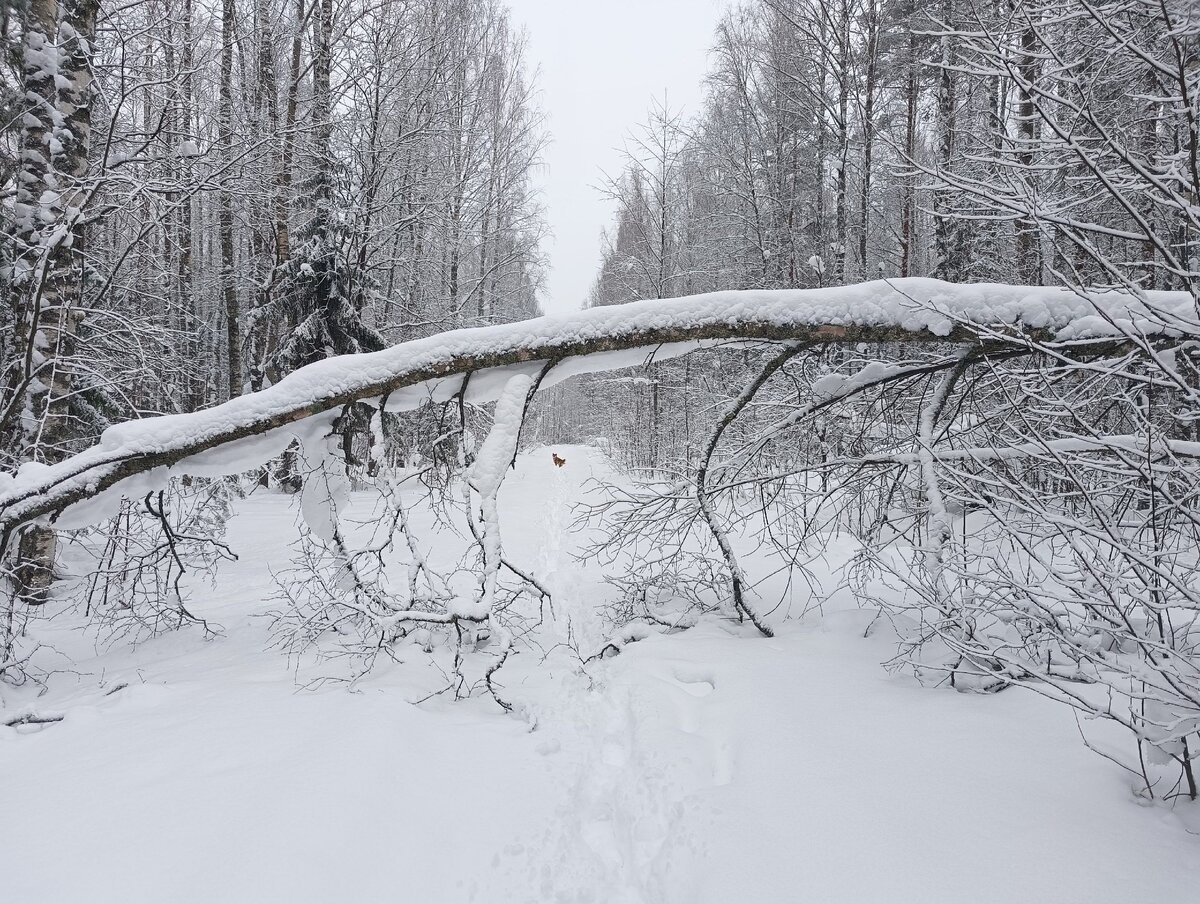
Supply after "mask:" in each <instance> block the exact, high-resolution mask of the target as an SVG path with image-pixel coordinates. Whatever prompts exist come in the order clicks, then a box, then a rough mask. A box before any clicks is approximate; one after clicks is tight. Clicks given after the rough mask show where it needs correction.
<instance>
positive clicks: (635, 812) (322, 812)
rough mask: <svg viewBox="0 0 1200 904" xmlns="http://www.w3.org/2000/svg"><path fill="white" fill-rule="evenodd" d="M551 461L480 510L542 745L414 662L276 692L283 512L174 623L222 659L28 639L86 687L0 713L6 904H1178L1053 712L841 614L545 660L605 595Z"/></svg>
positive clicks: (173, 649)
mask: <svg viewBox="0 0 1200 904" xmlns="http://www.w3.org/2000/svg"><path fill="white" fill-rule="evenodd" d="M558 451H559V452H560V454H562V455H563V456H564V457H565V458H566V459H567V465H566V467H564V468H561V469H556V468H554V467H553V465H552V463H551V459H550V452H549V450H539V451H537V452H534V453H530V454H527V455H523V456H522V457H521V458H520V460H519V462H518V469H517V471H516V472H515V473H513V474H512V475H511V476H510V477H509V479H508V480H507V481H506V483H505V485H504V487H503V489H502V490H501V492H500V498H499V503H500V513H501V518H502V530H503V532H504V540H505V545H506V550H507V552H508V553H509V554H511V555H512V556H513V557H514V559H517V560H518V561H520V562H522V563H524V564H526V565H528V566H529V567H530V568H532V569H534V570H535V571H536V572H537V573H538V574H539V575H544V576H545V580H546V581H547V582H548V583H549V584H550V585H551V587H552V589H553V590H554V591H555V605H556V607H558V609H559V613H560V624H559V625H558V627H555V626H548V627H547V634H546V636H544V637H543V638H541V640H542V642H543V646H544V647H545V649H546V650H547V651H548V655H547V656H546V659H545V661H544V663H543V662H542V661H541V660H542V654H541V653H538V652H534V651H531V650H525V651H524V652H522V653H521V654H520V655H518V656H515V657H514V658H513V663H512V665H510V666H506V667H505V672H504V674H505V682H506V692H507V693H508V695H509V696H510V697H511V698H513V699H516V700H519V701H520V702H521V703H522V704H523V706H524V708H525V710H526V713H527V714H528V715H529V716H531V717H533V718H535V719H536V725H537V728H536V730H532V731H531V730H530V728H529V723H528V721H527V720H526V719H520V718H514V717H512V716H506V715H504V714H503V713H501V712H500V711H499V709H498V707H497V706H496V705H495V703H494V702H492V701H491V700H490V699H488V698H487V697H486V696H484V697H480V698H478V699H474V700H470V701H466V702H464V703H459V704H451V703H448V702H444V701H443V700H442V698H435V699H433V700H431V701H429V702H427V703H425V704H422V705H421V706H414V705H411V704H409V703H408V702H406V700H408V699H413V698H415V697H416V696H418V695H419V693H420V692H421V691H422V690H423V688H424V687H425V686H426V685H423V684H422V682H423V681H425V679H426V677H427V676H425V675H424V674H423V673H424V672H428V671H429V669H430V668H431V667H430V666H429V664H428V660H427V659H426V658H424V657H422V656H419V655H413V656H412V657H409V661H407V662H406V663H405V664H404V665H403V666H397V667H388V668H383V669H380V670H379V671H378V672H377V673H376V674H375V675H373V676H372V677H370V678H369V679H367V680H365V681H362V682H360V683H359V684H358V685H357V686H355V687H354V689H353V691H352V692H351V691H348V690H347V689H346V688H345V687H343V686H339V685H326V686H324V687H323V688H321V689H319V690H316V691H305V692H298V691H297V689H296V683H295V680H294V679H295V678H296V677H300V678H301V679H306V678H308V677H311V673H307V672H304V673H301V674H299V675H298V676H297V675H294V674H293V673H292V672H291V671H289V668H288V663H287V662H286V661H284V660H283V659H282V658H280V656H279V655H278V654H277V653H272V652H263V650H262V647H263V642H264V636H265V633H266V624H265V620H264V619H262V618H258V617H256V616H257V614H258V613H261V612H262V611H264V609H265V608H267V607H268V606H267V604H266V603H265V600H266V599H267V598H268V597H269V596H270V594H271V586H272V581H271V577H270V574H269V569H271V568H275V569H278V568H281V567H284V566H286V563H287V559H288V551H287V550H286V548H285V545H286V543H287V542H288V541H289V540H290V539H291V538H292V537H293V536H294V527H293V522H294V520H295V518H296V513H295V511H294V510H293V508H292V501H291V500H288V499H286V498H284V497H280V496H255V497H252V498H251V499H249V500H247V501H245V502H244V503H242V504H241V506H240V508H241V512H240V514H239V516H238V517H237V518H236V519H235V520H234V522H233V524H232V530H231V535H232V536H231V539H232V542H233V545H234V547H235V549H237V551H238V552H239V553H240V554H241V559H240V561H239V562H237V563H234V564H232V565H229V566H227V567H225V568H224V570H223V571H222V572H221V574H220V576H219V580H218V584H217V586H216V587H215V588H214V589H213V590H211V591H207V590H201V592H200V593H199V594H198V596H197V598H196V599H194V601H193V603H194V606H195V608H197V609H199V610H201V612H202V614H203V615H205V616H206V617H211V618H214V619H216V620H217V621H219V622H221V623H222V624H224V626H225V627H226V630H227V633H226V635H225V636H223V637H221V638H218V639H216V640H212V641H204V640H202V639H200V637H199V636H198V635H197V634H191V633H185V634H180V635H176V636H168V637H164V638H161V639H159V640H157V641H154V642H151V643H147V644H145V645H143V646H142V647H140V648H138V649H136V650H134V651H129V650H127V649H124V648H120V649H113V650H111V651H108V652H103V653H100V654H98V655H97V654H95V653H94V652H89V651H87V650H84V649H80V648H78V647H76V648H75V649H74V650H70V644H71V643H73V642H74V641H73V640H72V635H70V634H69V633H68V632H67V631H66V627H65V624H64V625H63V626H62V627H61V628H56V626H55V625H54V624H53V623H52V624H50V625H43V626H41V629H40V630H41V631H42V633H43V635H44V636H45V638H46V639H47V640H48V641H50V642H53V643H55V644H57V645H59V646H60V647H61V648H63V649H64V650H67V651H69V652H72V653H73V654H74V655H75V656H76V657H78V659H79V661H78V663H77V668H78V670H79V673H80V674H79V675H78V676H75V675H70V674H62V675H59V676H56V677H55V678H54V679H53V680H52V682H51V685H50V689H49V692H48V693H47V694H46V695H45V696H44V697H42V698H40V699H33V698H31V697H28V696H22V695H21V694H20V693H17V694H12V693H11V692H8V691H6V692H5V693H6V695H8V696H9V697H10V699H8V700H7V701H6V702H7V703H8V704H9V705H10V706H14V707H15V706H19V705H23V704H27V705H32V706H35V707H36V708H37V709H38V710H39V711H51V710H57V711H61V712H63V713H64V714H65V718H64V720H63V721H62V722H61V723H57V724H53V725H49V726H46V727H44V728H42V729H41V730H34V729H32V728H29V727H26V728H22V729H19V730H18V729H12V728H0V800H2V801H3V804H2V806H3V809H2V812H3V814H4V826H5V829H6V831H5V832H4V837H3V839H2V840H0V889H2V894H0V899H3V900H6V901H8V900H11V901H21V902H28V904H63V902H76V901H79V902H85V901H86V902H95V904H102V902H122V904H140V902H147V904H149V902H154V904H160V902H163V901H170V902H173V904H188V902H210V901H226V902H255V904H258V902H276V901H278V902H287V904H304V902H312V904H324V902H329V901H363V902H368V901H384V900H387V901H414V902H417V901H420V902H437V904H443V902H445V904H449V902H459V901H464V902H465V901H476V902H507V901H520V902H524V901H534V902H551V901H593V902H639V904H658V902H679V904H684V902H687V904H696V902H713V904H718V902H719V904H728V902H730V901H735V900H736V901H747V902H798V901H814V902H822V904H837V902H845V904H866V902H884V901H886V902H889V904H901V902H922V904H940V902H955V901H971V902H974V904H986V902H997V904H999V902H1005V904H1010V902H1013V901H1027V902H1056V904H1057V902H1064V904H1069V902H1089V904H1131V902H1142V901H1154V900H1173V901H1185V900H1190V898H1189V895H1191V894H1192V893H1193V890H1194V889H1195V888H1197V887H1200V886H1198V883H1200V867H1198V866H1197V863H1198V862H1200V861H1198V858H1197V857H1196V852H1197V844H1198V843H1200V842H1198V840H1197V838H1196V837H1195V836H1192V835H1189V834H1188V833H1187V832H1186V831H1185V829H1184V828H1183V825H1182V822H1181V820H1180V819H1179V817H1178V816H1177V815H1176V814H1172V813H1170V812H1168V811H1166V810H1163V809H1159V808H1145V807H1140V806H1138V804H1137V803H1135V801H1134V798H1133V796H1132V794H1131V793H1130V790H1129V784H1128V782H1127V781H1126V780H1125V779H1124V778H1123V776H1122V775H1121V773H1120V772H1119V770H1117V769H1116V767H1114V766H1112V765H1111V764H1109V763H1108V762H1107V761H1105V760H1103V759H1102V758H1100V757H1098V756H1096V755H1094V754H1091V753H1089V752H1088V751H1087V750H1086V749H1084V747H1083V746H1082V744H1081V743H1080V742H1079V738H1078V735H1077V732H1076V729H1075V726H1074V724H1073V723H1072V721H1071V719H1070V716H1069V715H1068V714H1066V713H1064V712H1061V711H1059V710H1058V709H1056V708H1054V707H1053V706H1051V705H1050V704H1049V703H1047V702H1045V701H1043V700H1041V699H1040V698H1038V697H1036V696H1035V695H1033V694H1024V693H1021V692H1020V691H1012V692H1009V693H1004V694H1000V695H998V696H994V697H982V696H968V695H960V694H955V693H953V692H951V691H937V690H929V689H923V688H920V687H917V686H916V685H915V684H914V683H913V682H912V681H911V680H909V679H906V678H904V677H897V676H891V675H889V674H887V673H886V672H885V671H883V670H882V669H881V668H880V666H879V662H880V661H881V660H883V659H885V658H886V657H887V656H888V655H889V654H890V652H891V648H890V646H889V644H888V640H887V638H886V637H884V636H882V635H877V634H873V635H872V636H871V637H870V638H866V639H864V638H863V637H862V634H863V630H864V627H865V625H866V624H867V622H868V621H869V620H870V615H869V613H862V612H859V611H853V610H849V609H847V608H846V606H845V605H844V604H843V603H842V602H841V600H840V598H838V597H834V598H833V599H832V600H830V601H829V602H828V603H827V604H826V606H825V613H826V614H825V616H824V618H822V619H816V618H807V619H797V620H793V621H782V620H777V621H776V626H777V628H778V629H779V634H778V636H777V637H776V638H774V639H770V640H767V639H763V638H761V637H758V636H757V635H756V634H755V633H754V632H753V631H752V630H748V629H746V628H744V627H741V626H738V625H736V624H734V623H731V622H723V621H717V620H714V621H711V622H707V623H704V624H702V625H701V626H699V627H697V628H695V629H693V630H691V631H688V632H685V633H682V634H677V635H672V636H655V637H650V638H648V639H646V640H643V641H641V642H639V643H635V644H631V645H629V646H628V647H626V649H625V652H624V653H622V654H621V655H620V656H617V657H615V658H612V659H607V660H603V661H601V662H597V663H593V664H592V665H590V666H589V667H588V673H587V674H586V675H584V674H582V673H580V671H579V670H578V669H577V667H576V666H577V662H575V663H573V662H572V660H571V657H570V656H568V655H565V654H563V653H562V651H558V652H556V651H554V650H552V649H551V648H552V646H553V643H554V642H556V641H558V640H561V639H562V637H561V635H555V633H554V632H555V631H556V630H559V629H560V628H561V621H562V619H563V617H564V616H565V615H566V613H568V612H569V613H571V614H572V617H573V622H574V626H575V629H576V630H577V632H578V633H579V635H581V636H584V637H585V638H592V637H595V636H598V633H597V632H598V631H599V626H598V624H597V622H596V618H595V615H594V612H593V606H594V604H595V603H596V602H597V601H598V600H600V599H602V598H603V596H604V594H605V592H606V591H605V589H604V587H603V586H602V577H603V576H602V575H601V574H600V573H599V572H598V571H597V569H596V568H595V567H594V566H589V567H586V568H581V567H579V566H577V565H575V564H574V563H573V562H572V560H571V558H570V552H571V550H572V548H574V546H575V545H576V544H578V542H580V538H579V536H578V535H576V534H572V533H570V532H569V531H568V526H569V524H570V514H569V511H568V507H569V505H570V504H571V502H572V501H574V500H576V499H578V498H580V497H581V496H582V495H584V494H585V493H586V492H587V490H586V482H587V480H588V478H590V477H592V476H599V477H603V476H605V475H606V473H607V471H606V467H605V465H604V462H603V461H602V460H601V459H600V458H599V457H598V456H597V455H596V454H594V453H592V452H590V451H589V450H584V449H580V448H567V449H559V450H558ZM369 506H370V499H369V497H367V496H366V495H365V494H358V495H356V496H355V498H354V500H353V501H352V504H351V509H357V510H358V511H359V512H360V513H363V512H366V511H368V510H369ZM443 552H444V550H443ZM414 653H415V651H414ZM126 682H127V683H128V686H127V687H125V688H124V689H121V690H117V691H115V692H112V693H109V694H107V695H106V692H107V691H110V690H111V689H113V688H116V687H118V686H119V685H120V684H121V683H126Z"/></svg>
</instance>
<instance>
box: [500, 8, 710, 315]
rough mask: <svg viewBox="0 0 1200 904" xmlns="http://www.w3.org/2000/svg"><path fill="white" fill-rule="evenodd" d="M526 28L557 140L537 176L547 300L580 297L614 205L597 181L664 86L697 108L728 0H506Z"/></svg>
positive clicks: (557, 304) (564, 306) (549, 304)
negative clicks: (545, 236)
mask: <svg viewBox="0 0 1200 904" xmlns="http://www.w3.org/2000/svg"><path fill="white" fill-rule="evenodd" d="M508 3H509V6H510V7H511V9H512V17H513V21H514V23H515V24H517V25H521V24H523V25H524V26H525V27H526V29H527V31H528V33H529V44H530V46H529V61H530V64H531V66H535V67H537V68H538V69H539V75H538V84H539V87H540V88H541V92H542V108H543V110H544V111H545V112H546V114H547V116H548V126H549V129H550V133H551V137H552V143H551V145H550V147H549V148H548V149H547V150H546V154H545V158H546V166H545V168H544V170H543V172H542V173H541V174H540V176H539V178H540V180H541V183H542V189H543V194H542V198H543V202H544V203H545V205H546V207H547V216H548V218H549V221H550V229H551V231H552V233H553V236H552V237H551V239H550V240H549V241H548V243H547V249H546V250H547V251H548V252H549V256H550V265H551V267H552V270H551V273H550V276H549V280H548V282H547V287H546V291H545V292H544V294H543V298H542V306H543V307H544V308H545V310H546V312H547V313H562V312H565V311H571V310H575V309H577V308H579V307H580V306H582V304H583V301H584V299H585V298H586V296H587V292H588V289H589V287H590V286H591V284H592V280H593V278H594V277H595V275H596V270H597V268H598V266H599V260H600V230H601V229H603V228H604V227H605V226H607V225H608V224H609V221H610V220H611V218H612V215H613V208H612V205H611V203H609V202H607V201H605V200H604V199H603V198H602V197H601V195H600V193H599V192H598V191H597V188H596V186H598V185H599V184H600V181H601V172H609V173H612V174H614V175H615V174H616V171H617V170H619V168H620V165H619V158H618V149H619V148H620V147H621V145H622V144H623V141H624V137H625V136H626V135H627V134H628V133H629V131H630V130H631V129H632V128H633V127H634V126H635V125H636V124H637V123H639V122H641V121H643V120H644V118H645V113H646V110H647V109H648V107H649V105H650V101H651V99H652V98H654V97H661V96H662V94H663V92H664V90H665V91H666V93H667V99H668V101H669V103H670V106H671V108H672V109H675V108H678V107H683V108H684V109H685V110H686V111H687V112H688V113H692V112H695V110H696V108H697V107H698V105H699V102H700V97H701V85H700V82H701V79H702V78H703V77H704V73H705V71H706V69H707V56H708V47H709V46H710V44H711V43H712V35H713V29H714V27H715V26H716V23H717V19H718V17H719V16H720V12H721V10H722V9H724V7H725V5H726V0H508Z"/></svg>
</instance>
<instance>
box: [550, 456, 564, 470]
mask: <svg viewBox="0 0 1200 904" xmlns="http://www.w3.org/2000/svg"><path fill="white" fill-rule="evenodd" d="M550 457H551V458H553V459H554V467H556V468H561V467H562V466H563V465H565V464H566V463H567V460H566V459H565V458H559V457H558V453H557V452H551V453H550Z"/></svg>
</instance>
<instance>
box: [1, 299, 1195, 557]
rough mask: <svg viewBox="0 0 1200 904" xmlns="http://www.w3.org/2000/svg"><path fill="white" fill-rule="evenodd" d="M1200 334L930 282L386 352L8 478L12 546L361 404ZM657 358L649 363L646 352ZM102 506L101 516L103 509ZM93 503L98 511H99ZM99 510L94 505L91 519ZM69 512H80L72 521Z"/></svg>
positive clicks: (542, 324) (673, 302) (738, 302)
mask: <svg viewBox="0 0 1200 904" xmlns="http://www.w3.org/2000/svg"><path fill="white" fill-rule="evenodd" d="M1180 333H1188V334H1191V335H1195V334H1197V333H1200V329H1198V328H1197V322H1196V315H1195V307H1194V300H1193V299H1192V297H1191V296H1190V295H1188V294H1186V293H1181V292H1153V293H1145V297H1143V298H1135V297H1134V296H1132V295H1130V294H1129V293H1123V292H1095V293H1086V294H1085V293H1079V292H1073V291H1071V290H1068V289H1058V288H1041V287H1038V288H1033V287H1021V286H1006V285H992V284H977V285H958V284H953V283H946V282H942V281H940V280H932V279H916V278H912V279H897V280H879V281H875V282H869V283H861V284H859V285H854V286H846V287H840V288H829V289H811V290H784V291H740V292H715V293H711V294H708V295H697V296H690V297H685V298H676V299H668V300H653V301H641V302H633V303H630V304H626V305H615V306H611V307H603V308H594V309H590V310H586V311H582V312H580V313H578V314H573V315H569V316H563V317H542V318H538V319H534V320H528V321H523V322H520V323H510V324H501V325H497V326H490V327H480V328H475V329H464V330H455V331H453V332H449V333H443V334H440V335H437V336H432V337H429V338H426V339H418V340H414V341H412V342H406V343H402V344H400V345H396V346H393V347H392V348H389V349H385V350H383V351H380V352H374V353H370V354H361V355H347V356H342V357H337V358H330V359H327V360H325V361H319V362H317V363H315V364H311V365H309V366H307V367H304V368H301V369H300V370H298V371H296V372H294V373H293V374H291V375H289V376H288V377H287V378H285V379H284V380H282V381H280V382H279V383H278V384H276V385H274V386H271V387H268V388H266V389H263V390H260V391H259V392H255V393H250V394H248V395H245V396H241V397H238V398H236V399H231V400H230V401H228V402H226V403H224V404H222V405H217V406H214V407H213V408H209V409H204V410H202V411H197V412H193V413H189V414H180V415H167V416H163V417H156V418H147V419H145V420H141V421H132V422H128V423H125V424H120V425H117V426H115V427H112V428H110V429H109V430H107V431H105V433H104V435H103V437H102V439H101V441H100V442H99V443H98V444H97V445H96V446H94V447H92V448H91V449H88V450H86V451H84V452H81V453H79V454H78V455H75V456H72V457H71V458H69V459H66V460H65V461H63V462H61V463H58V464H56V465H53V466H45V465H40V464H28V465H26V466H24V467H22V469H21V470H20V471H19V472H18V473H17V474H16V475H15V476H9V475H0V530H2V538H0V539H2V540H3V541H4V545H0V549H3V548H5V547H6V546H7V541H8V539H9V538H10V536H11V535H12V533H13V531H15V529H16V528H17V527H19V526H20V525H22V524H24V523H28V522H30V521H33V520H36V519H39V518H42V519H46V518H48V517H53V518H55V519H57V523H58V524H60V525H61V526H65V527H71V526H81V525H82V524H86V523H90V522H95V521H98V520H101V519H103V518H104V517H106V515H107V514H108V513H109V509H111V507H112V506H113V505H115V504H116V502H117V501H118V500H119V498H120V496H121V495H138V494H141V493H145V492H148V491H150V490H151V489H154V488H156V487H158V486H161V485H162V484H163V483H164V482H165V480H166V479H167V478H168V477H170V476H177V475H181V474H207V475H214V474H229V473H237V472H239V471H243V470H247V469H249V468H251V467H253V466H255V465H257V464H261V463H262V462H264V461H267V460H269V459H270V458H272V457H274V456H275V455H277V454H279V453H280V452H281V451H282V450H283V448H285V447H286V446H287V445H288V444H289V443H290V442H291V441H292V440H293V439H294V438H297V437H299V438H301V439H304V438H305V437H309V436H312V435H313V431H319V430H322V429H324V428H325V427H327V426H328V424H327V421H326V418H322V417H321V416H322V415H327V414H330V413H332V415H333V416H336V414H338V413H340V412H341V410H342V409H343V408H345V407H346V406H347V405H350V404H352V403H354V402H359V401H372V400H375V404H377V405H381V406H383V407H385V408H386V409H387V410H389V411H398V410H405V409H411V408H415V407H418V406H419V405H421V404H423V403H425V402H428V401H444V400H447V399H450V398H453V397H454V396H455V395H456V394H458V393H459V392H463V393H464V394H465V396H466V399H467V400H468V401H471V402H479V403H482V402H487V401H492V400H494V399H495V398H496V396H497V394H498V393H499V391H500V389H501V388H502V387H503V385H504V383H505V382H506V380H507V379H508V378H509V377H511V376H512V375H514V374H515V373H519V372H528V373H530V374H531V375H533V374H536V373H537V372H538V371H540V370H541V369H543V368H545V367H546V365H547V363H550V364H552V365H553V369H552V370H551V371H550V373H549V374H548V375H547V376H546V378H545V379H544V380H543V381H542V383H541V385H542V386H543V387H546V386H550V385H552V384H553V383H556V382H559V381H561V380H563V379H566V378H567V377H570V376H573V375H576V374H581V373H588V372H596V371H604V370H615V369H619V368H623V367H628V366H632V365H636V364H638V363H640V362H642V361H645V360H651V359H653V360H661V359H663V358H667V357H674V356H677V355H681V354H685V353H687V352H688V351H691V350H693V349H696V348H699V347H704V346H707V345H711V344H714V343H718V342H722V341H730V340H753V341H761V340H774V341H793V342H794V341H801V342H815V343H823V342H872V343H876V342H894V341H913V340H918V339H921V338H924V339H925V340H927V341H936V342H957V343H961V342H975V343H979V344H981V345H987V344H996V345H1000V346H1004V347H1006V348H1007V349H1008V350H1009V351H1010V353H1011V350H1012V347H1013V345H1014V344H1017V345H1026V346H1028V347H1029V348H1030V350H1031V351H1032V350H1033V348H1034V347H1035V343H1039V344H1042V345H1041V346H1040V347H1043V348H1044V347H1045V345H1044V343H1049V344H1051V345H1052V346H1058V345H1060V344H1061V345H1065V344H1067V343H1079V342H1081V341H1083V346H1084V347H1085V348H1089V349H1091V350H1092V352H1094V351H1095V343H1104V342H1111V341H1112V340H1114V339H1116V340H1119V341H1132V340H1136V339H1144V337H1145V336H1146V335H1156V334H1158V335H1162V334H1167V335H1179V334H1180ZM647 349H649V350H650V351H649V352H648V353H647V352H646V351H645V350H647ZM100 499H103V501H102V502H101V501H99V500H100ZM89 501H92V502H89ZM93 503H94V504H93ZM68 510H69V511H68Z"/></svg>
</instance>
